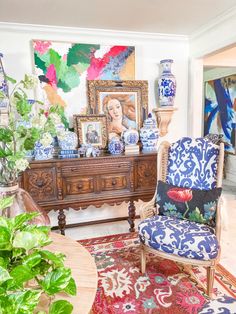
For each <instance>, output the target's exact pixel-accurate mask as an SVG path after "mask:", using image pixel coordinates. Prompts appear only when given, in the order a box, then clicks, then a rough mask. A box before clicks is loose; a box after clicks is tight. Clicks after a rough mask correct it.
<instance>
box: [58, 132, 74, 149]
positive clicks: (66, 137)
mask: <svg viewBox="0 0 236 314" xmlns="http://www.w3.org/2000/svg"><path fill="white" fill-rule="evenodd" d="M58 143H59V146H60V148H61V149H64V150H68V149H69V150H73V149H77V147H78V137H77V134H76V133H75V132H71V131H65V132H64V133H63V132H62V133H61V134H60V135H59V136H58Z"/></svg>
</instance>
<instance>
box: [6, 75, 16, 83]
mask: <svg viewBox="0 0 236 314" xmlns="http://www.w3.org/2000/svg"><path fill="white" fill-rule="evenodd" d="M5 79H6V80H7V81H8V82H11V83H12V84H16V80H15V79H14V78H13V77H10V76H8V75H5Z"/></svg>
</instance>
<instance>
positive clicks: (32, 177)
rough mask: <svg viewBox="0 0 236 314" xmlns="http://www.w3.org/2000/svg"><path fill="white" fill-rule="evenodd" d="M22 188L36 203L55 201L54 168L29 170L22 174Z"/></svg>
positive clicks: (55, 183)
mask: <svg viewBox="0 0 236 314" xmlns="http://www.w3.org/2000/svg"><path fill="white" fill-rule="evenodd" d="M23 187H24V189H25V190H27V191H28V192H29V193H30V195H31V196H32V197H33V199H34V200H35V201H36V202H37V201H39V202H47V201H53V200H57V177H56V168H55V167H50V168H46V167H44V168H42V169H40V168H36V169H34V168H31V169H28V170H26V171H25V172H24V175H23Z"/></svg>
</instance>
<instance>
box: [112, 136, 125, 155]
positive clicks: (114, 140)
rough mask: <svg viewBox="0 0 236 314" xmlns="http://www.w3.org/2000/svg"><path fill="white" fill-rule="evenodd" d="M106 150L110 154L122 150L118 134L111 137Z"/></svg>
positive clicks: (122, 146)
mask: <svg viewBox="0 0 236 314" xmlns="http://www.w3.org/2000/svg"><path fill="white" fill-rule="evenodd" d="M108 150H109V152H110V153H111V154H112V155H116V154H117V155H118V154H121V153H122V152H123V150H124V144H123V142H122V141H121V140H120V138H119V137H118V136H114V137H112V138H111V140H110V142H109V144H108Z"/></svg>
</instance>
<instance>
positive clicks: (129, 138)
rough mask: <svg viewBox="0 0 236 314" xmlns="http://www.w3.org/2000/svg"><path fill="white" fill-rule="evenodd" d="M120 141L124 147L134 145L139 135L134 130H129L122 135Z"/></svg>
mask: <svg viewBox="0 0 236 314" xmlns="http://www.w3.org/2000/svg"><path fill="white" fill-rule="evenodd" d="M122 139H123V141H124V143H125V145H126V146H127V145H136V144H137V143H138V140H139V134H138V131H137V130H136V129H132V128H129V129H128V130H125V131H124V132H123V133H122Z"/></svg>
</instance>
